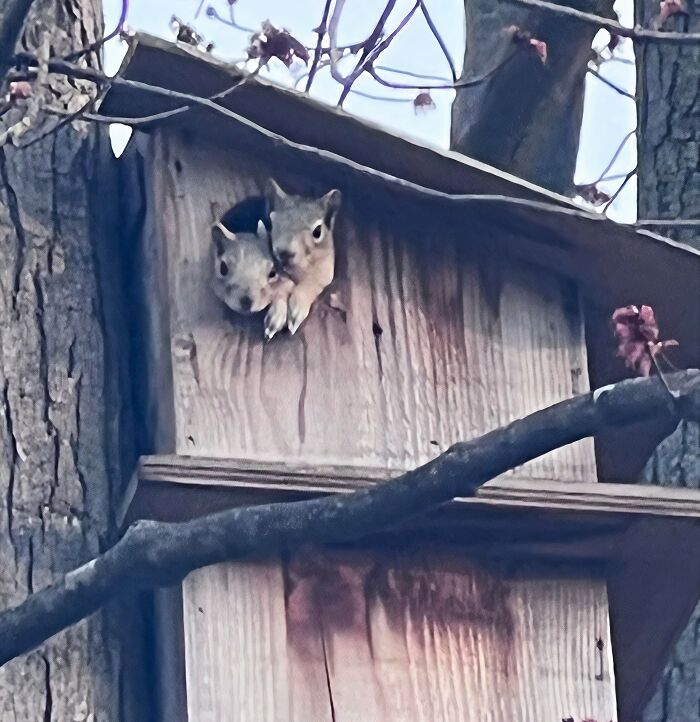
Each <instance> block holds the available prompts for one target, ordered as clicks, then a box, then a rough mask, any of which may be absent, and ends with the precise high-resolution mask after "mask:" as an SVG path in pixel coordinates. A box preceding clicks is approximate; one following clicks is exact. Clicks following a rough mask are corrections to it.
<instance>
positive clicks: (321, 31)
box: [305, 0, 333, 93]
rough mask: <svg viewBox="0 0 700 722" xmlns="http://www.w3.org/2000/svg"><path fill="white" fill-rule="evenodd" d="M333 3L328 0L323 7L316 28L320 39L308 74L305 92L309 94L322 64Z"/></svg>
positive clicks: (317, 41) (331, 0)
mask: <svg viewBox="0 0 700 722" xmlns="http://www.w3.org/2000/svg"><path fill="white" fill-rule="evenodd" d="M331 2H333V0H326V4H325V5H324V6H323V16H322V17H321V22H320V23H319V25H318V27H317V28H316V32H317V33H318V39H317V40H316V49H315V50H314V58H313V60H312V61H311V67H310V68H309V72H308V80H307V81H306V88H305V90H306V92H307V93H308V92H309V90H310V89H311V83H313V82H314V78H315V77H316V71H317V70H318V64H319V63H320V62H321V54H322V53H323V38H325V37H326V32H328V15H329V13H330V11H331Z"/></svg>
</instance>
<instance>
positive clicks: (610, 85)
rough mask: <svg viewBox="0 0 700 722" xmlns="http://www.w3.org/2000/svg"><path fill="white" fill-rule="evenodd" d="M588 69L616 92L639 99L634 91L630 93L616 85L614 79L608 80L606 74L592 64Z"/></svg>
mask: <svg viewBox="0 0 700 722" xmlns="http://www.w3.org/2000/svg"><path fill="white" fill-rule="evenodd" d="M586 70H587V71H588V72H589V73H590V74H591V75H592V76H593V77H595V78H598V80H600V82H601V83H604V84H605V85H607V86H608V88H612V89H613V90H614V91H615V92H616V93H619V94H620V95H623V96H624V97H625V98H631V99H632V100H635V101H636V100H637V96H635V95H634V94H633V93H630V92H628V91H626V90H625V89H624V88H621V87H620V86H619V85H615V83H613V82H612V81H610V80H608V79H607V78H606V77H605V76H604V75H602V74H601V73H599V72H598V71H597V70H596V69H595V68H592V67H591V66H590V65H589V66H588V68H586Z"/></svg>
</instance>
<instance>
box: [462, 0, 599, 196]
mask: <svg viewBox="0 0 700 722" xmlns="http://www.w3.org/2000/svg"><path fill="white" fill-rule="evenodd" d="M561 4H566V5H570V6H572V7H575V8H577V9H579V10H585V11H587V12H595V13H598V14H602V15H610V13H611V11H612V0H573V1H571V0H570V1H569V2H566V3H561ZM465 14H466V50H465V54H464V66H463V71H462V77H463V78H465V79H468V78H474V77H481V76H482V75H484V74H485V73H488V72H489V71H490V70H492V69H493V68H494V67H495V66H496V65H498V64H499V63H500V62H501V61H502V60H503V59H504V58H505V57H507V56H508V54H509V53H512V52H513V42H512V39H511V35H509V34H508V32H506V29H507V28H508V27H510V26H512V25H517V26H518V27H520V28H522V29H523V30H526V31H528V32H530V33H531V34H532V36H533V37H535V38H538V39H540V40H544V41H546V43H547V47H548V59H547V63H546V64H543V63H542V62H541V61H540V59H539V58H538V57H537V55H536V54H535V53H534V52H523V53H519V54H518V55H517V56H516V57H514V58H513V60H511V61H509V62H508V63H506V64H505V65H504V66H503V67H502V68H501V69H500V70H498V72H496V73H494V75H493V76H492V77H491V78H489V80H487V81H486V82H483V83H480V84H479V85H476V86H474V87H467V88H462V89H460V90H458V91H457V95H456V97H455V101H454V104H453V106H452V140H451V146H452V148H453V149H454V150H457V151H459V152H461V153H465V154H466V155H469V156H471V157H473V158H476V159H478V160H481V161H484V162H485V163H489V164H491V165H493V166H495V167H496V168H499V169H501V170H505V171H508V172H510V173H513V174H515V175H517V176H519V177H521V178H525V179H527V180H530V181H533V182H534V183H537V184H538V185H541V186H544V187H545V188H549V189H550V190H553V191H557V192H559V193H564V194H567V195H572V192H573V178H574V170H575V167H576V154H577V151H578V141H579V132H580V129H581V118H582V116H583V94H584V80H585V77H586V65H587V61H588V58H589V57H590V52H591V44H592V41H593V37H594V35H595V33H596V28H595V27H593V26H591V25H589V24H585V23H581V22H580V21H574V20H569V19H564V18H562V17H560V16H558V15H556V14H554V13H551V12H546V11H539V10H533V9H531V8H524V7H518V6H516V5H510V4H509V3H502V2H494V0H468V2H465Z"/></svg>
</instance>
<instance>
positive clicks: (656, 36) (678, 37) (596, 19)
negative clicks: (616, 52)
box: [499, 0, 700, 44]
mask: <svg viewBox="0 0 700 722" xmlns="http://www.w3.org/2000/svg"><path fill="white" fill-rule="evenodd" d="M499 2H502V3H503V2H505V3H510V4H516V5H527V6H528V7H531V8H539V9H540V10H548V11H549V12H552V13H555V14H556V15H561V16H562V17H569V18H573V19H575V20H581V21H582V22H586V23H589V24H591V25H595V26H596V27H599V28H602V29H603V30H607V31H608V32H609V33H610V34H611V35H619V36H620V37H622V38H630V39H631V40H633V41H634V42H638V43H640V42H647V41H650V40H651V41H661V42H665V43H687V44H695V43H700V33H674V32H663V31H656V30H646V29H644V28H642V27H639V26H635V27H634V28H628V27H627V26H625V25H623V24H622V23H619V22H617V21H616V20H611V19H610V18H604V17H602V16H601V15H596V14H595V13H586V12H583V11H582V10H576V9H575V8H572V7H569V6H568V5H558V4H556V3H553V2H548V1H547V0H499Z"/></svg>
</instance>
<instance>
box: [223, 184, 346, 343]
mask: <svg viewBox="0 0 700 722" xmlns="http://www.w3.org/2000/svg"><path fill="white" fill-rule="evenodd" d="M340 200H341V195H340V191H339V190H332V191H329V192H328V193H326V195H324V196H323V197H321V198H317V199H314V198H306V197H304V196H292V195H288V194H287V193H285V192H284V191H283V190H282V189H281V188H280V187H279V186H278V185H277V183H275V181H274V180H270V181H269V182H268V186H267V189H266V199H265V202H266V214H267V215H268V216H269V218H270V221H271V223H272V232H271V237H270V234H269V233H268V230H267V227H266V226H265V223H264V222H263V221H262V220H258V221H257V229H256V232H255V233H248V232H235V233H234V232H233V231H230V230H229V229H228V228H226V226H225V225H224V224H223V223H222V222H218V223H215V224H214V226H213V228H212V241H213V246H214V276H213V280H212V286H213V289H214V293H215V294H216V295H217V296H218V297H219V298H220V299H221V300H222V301H223V302H224V303H225V304H226V305H227V306H228V307H229V308H230V309H231V310H233V311H236V312H237V313H243V314H249V313H256V312H258V311H262V310H264V309H265V308H267V309H268V311H267V314H266V315H265V340H267V341H269V340H270V339H272V338H273V337H274V336H275V334H277V333H278V332H279V331H281V330H282V329H283V328H284V327H285V326H286V327H287V328H288V329H289V331H290V333H292V334H293V333H295V332H296V331H297V330H298V328H299V326H300V325H301V324H302V322H303V321H304V319H306V317H307V316H308V315H309V311H310V310H311V305H312V304H313V302H314V301H315V300H316V298H317V297H318V296H319V294H320V293H321V292H322V291H323V289H324V288H326V286H328V285H329V284H330V282H331V281H332V280H333V273H334V268H335V249H334V244H333V225H334V221H335V216H336V212H337V210H338V208H339V206H340ZM260 201H261V202H262V199H260ZM239 205H240V206H244V205H245V206H246V208H245V209H238V210H239V211H240V212H241V213H242V215H245V214H246V213H249V212H251V211H253V207H254V206H255V207H257V200H256V199H249V200H248V201H243V202H242V203H241V204H239ZM236 208H237V207H236ZM232 210H233V209H232ZM229 213H230V212H229ZM227 215H229V214H227ZM224 218H226V216H224ZM258 218H259V216H258ZM223 220H224V219H222V221H223ZM251 227H252V226H251Z"/></svg>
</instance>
